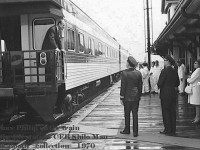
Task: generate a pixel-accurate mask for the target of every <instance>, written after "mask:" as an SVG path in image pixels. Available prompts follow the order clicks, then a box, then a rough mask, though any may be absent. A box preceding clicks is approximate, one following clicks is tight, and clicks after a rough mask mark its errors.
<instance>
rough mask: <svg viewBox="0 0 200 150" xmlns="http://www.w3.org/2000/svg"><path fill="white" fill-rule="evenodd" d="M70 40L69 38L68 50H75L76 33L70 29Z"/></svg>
mask: <svg viewBox="0 0 200 150" xmlns="http://www.w3.org/2000/svg"><path fill="white" fill-rule="evenodd" d="M67 32H68V34H67V35H68V38H67V44H68V50H72V51H74V50H75V36H74V31H73V30H72V29H68V30H67Z"/></svg>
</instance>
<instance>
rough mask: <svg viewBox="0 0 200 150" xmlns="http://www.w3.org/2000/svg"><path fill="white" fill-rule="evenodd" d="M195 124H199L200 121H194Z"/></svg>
mask: <svg viewBox="0 0 200 150" xmlns="http://www.w3.org/2000/svg"><path fill="white" fill-rule="evenodd" d="M192 123H193V124H199V123H200V120H194V121H192Z"/></svg>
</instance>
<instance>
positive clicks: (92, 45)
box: [91, 39, 95, 55]
mask: <svg viewBox="0 0 200 150" xmlns="http://www.w3.org/2000/svg"><path fill="white" fill-rule="evenodd" d="M91 48H92V55H95V44H94V39H92V43H91Z"/></svg>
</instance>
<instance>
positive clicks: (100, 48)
mask: <svg viewBox="0 0 200 150" xmlns="http://www.w3.org/2000/svg"><path fill="white" fill-rule="evenodd" d="M97 55H102V44H101V43H99V44H98V52H97Z"/></svg>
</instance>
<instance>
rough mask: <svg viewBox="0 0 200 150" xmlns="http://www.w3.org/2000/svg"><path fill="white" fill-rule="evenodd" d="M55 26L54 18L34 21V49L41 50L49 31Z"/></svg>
mask: <svg viewBox="0 0 200 150" xmlns="http://www.w3.org/2000/svg"><path fill="white" fill-rule="evenodd" d="M54 25H55V20H54V19H53V18H44V19H35V20H34V21H33V43H34V44H33V49H35V50H41V48H42V42H43V40H44V37H45V35H46V32H47V30H48V29H49V28H50V27H52V26H54Z"/></svg>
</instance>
